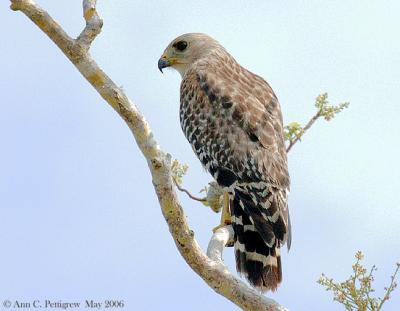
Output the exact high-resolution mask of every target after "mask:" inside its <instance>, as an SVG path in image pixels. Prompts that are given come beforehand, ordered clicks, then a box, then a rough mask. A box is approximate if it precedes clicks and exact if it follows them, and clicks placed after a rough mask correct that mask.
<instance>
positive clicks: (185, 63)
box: [158, 33, 222, 77]
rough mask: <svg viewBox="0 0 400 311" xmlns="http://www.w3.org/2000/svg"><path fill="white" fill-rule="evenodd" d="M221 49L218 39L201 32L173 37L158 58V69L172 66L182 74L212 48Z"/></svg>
mask: <svg viewBox="0 0 400 311" xmlns="http://www.w3.org/2000/svg"><path fill="white" fill-rule="evenodd" d="M216 48H217V49H221V48H222V46H221V45H220V44H219V43H218V41H216V40H214V39H213V38H211V37H209V36H207V35H205V34H202V33H187V34H184V35H181V36H179V37H178V38H176V39H174V40H173V41H172V42H171V43H170V44H169V45H168V46H167V48H166V49H165V51H164V53H163V55H162V56H161V58H160V59H159V60H158V69H160V71H161V72H162V69H163V68H165V67H172V68H174V69H176V70H177V71H179V73H180V74H181V75H182V77H183V76H184V74H185V72H186V71H187V70H188V68H189V67H190V65H192V64H193V63H194V62H195V61H196V60H198V59H200V58H202V57H204V56H206V55H207V54H209V53H210V52H211V51H213V50H214V49H216Z"/></svg>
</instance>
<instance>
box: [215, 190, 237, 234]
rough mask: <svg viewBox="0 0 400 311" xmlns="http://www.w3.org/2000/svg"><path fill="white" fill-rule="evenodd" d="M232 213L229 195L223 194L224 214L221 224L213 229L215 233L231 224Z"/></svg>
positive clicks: (222, 213)
mask: <svg viewBox="0 0 400 311" xmlns="http://www.w3.org/2000/svg"><path fill="white" fill-rule="evenodd" d="M231 223H232V221H231V212H230V209H229V195H228V192H225V193H224V194H223V204H222V212H221V222H220V224H219V226H216V227H215V228H214V229H213V232H215V231H217V230H218V229H219V228H221V227H224V226H226V225H229V224H231Z"/></svg>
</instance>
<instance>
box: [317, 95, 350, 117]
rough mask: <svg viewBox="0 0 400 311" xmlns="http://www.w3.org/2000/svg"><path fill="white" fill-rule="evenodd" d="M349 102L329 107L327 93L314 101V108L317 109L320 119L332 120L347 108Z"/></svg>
mask: <svg viewBox="0 0 400 311" xmlns="http://www.w3.org/2000/svg"><path fill="white" fill-rule="evenodd" d="M349 105H350V103H349V102H343V103H340V104H338V105H337V106H332V105H329V102H328V93H322V94H320V95H318V96H317V98H316V99H315V107H316V108H317V109H318V113H319V115H320V116H321V117H324V119H325V120H326V121H330V120H331V119H333V118H334V117H335V116H336V115H337V114H338V113H340V112H341V111H342V110H343V109H345V108H348V107H349Z"/></svg>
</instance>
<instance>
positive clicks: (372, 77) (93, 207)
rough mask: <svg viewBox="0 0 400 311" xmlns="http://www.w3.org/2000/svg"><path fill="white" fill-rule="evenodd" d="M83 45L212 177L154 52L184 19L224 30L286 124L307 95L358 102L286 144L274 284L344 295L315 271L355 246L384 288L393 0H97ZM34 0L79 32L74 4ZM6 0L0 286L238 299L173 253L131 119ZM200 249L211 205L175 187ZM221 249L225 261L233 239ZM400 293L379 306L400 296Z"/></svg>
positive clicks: (294, 303) (197, 301)
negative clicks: (282, 246) (279, 268)
mask: <svg viewBox="0 0 400 311" xmlns="http://www.w3.org/2000/svg"><path fill="white" fill-rule="evenodd" d="M98 2H99V12H100V14H101V16H102V17H103V19H104V27H103V32H102V34H101V35H100V36H99V37H98V39H97V40H96V41H95V44H94V45H93V49H92V53H93V56H94V58H95V59H96V60H97V61H98V63H99V64H100V66H102V67H103V69H104V70H105V71H106V72H107V73H108V74H109V75H110V76H111V78H112V79H114V81H115V82H116V83H117V84H119V85H122V86H123V88H124V90H125V91H126V92H127V94H128V95H129V96H130V98H131V99H132V100H133V101H134V102H135V103H136V104H137V105H138V107H139V109H140V110H141V111H142V112H143V113H144V114H145V116H146V118H147V120H148V121H149V122H150V124H151V126H152V128H153V130H154V135H155V137H156V139H157V140H158V141H159V142H160V144H161V146H162V148H163V149H164V150H166V151H168V152H169V153H171V154H172V155H173V157H175V158H178V159H179V160H180V161H181V162H184V163H187V164H189V166H190V170H189V173H188V175H187V177H186V178H185V186H186V187H187V188H189V189H191V190H192V191H193V192H197V191H198V190H199V189H201V188H202V187H203V186H204V185H205V184H206V183H207V182H208V181H209V180H210V177H209V176H208V175H207V174H206V173H205V172H204V171H203V169H202V168H201V166H200V164H199V162H198V160H197V159H196V158H195V156H194V154H193V152H192V150H191V148H190V146H189V145H188V144H187V142H186V139H185V138H184V136H183V134H182V133H181V130H180V125H179V121H178V108H179V104H178V101H179V99H178V97H179V83H180V76H179V75H178V74H177V73H175V72H173V71H166V72H165V74H164V75H161V74H160V73H159V72H158V69H157V60H158V57H159V56H160V55H161V53H162V51H163V50H164V48H165V46H166V45H167V44H168V43H169V42H170V41H171V40H172V39H173V38H174V37H176V36H177V35H179V34H182V33H185V32H204V33H207V34H209V35H211V36H213V37H215V38H216V39H218V40H219V41H220V42H221V43H222V44H223V45H224V46H225V47H226V48H227V49H228V50H229V51H230V52H231V54H232V55H234V56H235V57H236V59H237V60H238V61H239V62H240V63H241V64H242V65H244V66H245V67H247V68H249V69H250V70H252V71H254V72H255V73H257V74H259V75H261V76H263V77H264V78H265V79H267V80H268V81H269V82H270V84H271V85H272V86H273V88H274V90H275V91H276V93H277V95H278V97H279V99H280V102H281V105H282V109H283V112H284V119H285V122H286V123H288V122H291V121H300V122H303V123H304V122H305V121H307V120H308V118H309V117H310V116H311V115H312V114H313V113H314V108H313V102H314V98H315V97H316V96H317V95H318V94H319V93H322V92H324V91H328V92H329V94H330V99H331V101H332V103H336V102H338V101H342V100H348V101H350V102H351V107H350V109H349V110H347V111H345V112H344V113H343V114H341V115H339V116H338V118H337V119H335V120H333V121H332V122H331V123H326V122H324V121H320V122H318V123H317V124H316V125H315V126H314V127H313V128H312V130H311V131H310V132H309V133H308V134H307V135H306V137H305V138H304V139H303V142H302V143H301V144H298V145H296V146H295V147H294V149H293V151H291V153H290V155H289V165H290V174H291V178H292V187H291V188H292V190H291V195H290V210H291V218H292V223H293V242H292V249H291V251H290V252H289V253H287V252H286V251H284V252H283V273H284V281H283V284H282V286H281V287H280V288H279V290H278V292H277V293H274V294H273V295H271V296H272V297H273V298H274V299H277V300H278V301H279V302H281V303H282V304H284V305H285V306H287V307H288V308H290V309H291V310H328V311H329V310H341V307H340V306H339V305H338V304H337V303H335V302H333V301H332V297H331V295H330V293H327V292H325V291H324V290H323V288H322V287H321V286H319V285H318V284H317V283H316V280H317V279H318V277H319V275H320V274H321V273H322V272H325V273H326V274H327V275H329V276H332V277H334V278H336V279H339V280H341V279H344V278H345V277H347V276H348V275H349V274H350V272H351V264H352V262H353V255H354V253H355V252H356V251H357V250H359V249H361V250H363V251H364V252H365V255H366V260H365V263H366V265H368V266H370V265H372V264H376V265H377V266H378V268H379V270H378V271H377V273H376V285H377V287H378V293H382V288H383V286H384V285H386V284H387V283H388V282H389V275H390V274H391V272H392V271H393V270H394V265H395V262H396V261H399V260H400V241H399V236H400V226H399V219H400V200H399V191H400V178H399V177H400V168H399V165H398V159H399V158H400V148H399V134H400V130H399V125H398V116H399V115H400V103H399V100H398V98H399V97H400V94H399V93H400V74H399V73H400V40H399V39H398V38H399V29H400V18H399V12H400V2H398V1H369V0H368V1H285V2H282V1H280V2H278V1H246V2H245V1H219V2H218V3H216V2H215V1H198V2H194V1H191V2H189V1H179V0H177V1H174V2H167V1H127V0H124V1H122V0H120V1H102V0H99V1H98ZM39 3H40V4H41V5H42V6H43V7H44V8H46V9H48V10H49V12H50V13H51V14H52V15H53V16H54V17H55V18H56V19H57V20H58V21H59V22H60V24H61V25H62V26H63V27H64V28H65V29H66V30H67V31H68V32H69V33H70V34H71V35H74V36H75V35H77V34H79V32H80V30H81V28H82V26H83V20H82V18H81V15H82V13H81V1H80V0H79V1H78V0H74V1H71V0H70V1H67V0H64V1H61V0H59V1H50V0H43V1H39ZM8 5H9V3H8V1H2V3H1V4H0V26H1V29H2V42H3V45H2V48H1V50H0V68H1V71H2V73H1V76H0V80H1V81H0V82H1V83H0V85H1V91H2V94H3V95H2V99H1V111H2V113H0V141H1V144H2V152H1V153H0V172H1V173H0V219H1V220H2V225H1V226H0V246H1V249H2V255H1V257H0V276H1V277H0V300H2V299H6V298H7V299H24V300H29V299H34V298H38V299H46V298H50V299H54V300H60V299H61V300H64V301H67V300H70V301H71V300H72V301H73V300H79V299H84V298H93V299H100V300H104V299H108V298H116V299H124V300H125V304H126V307H125V310H217V309H218V310H236V309H237V308H236V307H235V306H234V305H233V304H231V303H230V302H229V301H227V300H225V299H224V298H222V297H220V296H218V295H216V294H215V293H214V292H213V291H212V290H211V289H209V288H208V287H207V286H206V285H205V283H204V282H203V281H202V280H201V279H200V278H199V277H197V275H195V274H194V273H193V272H192V271H191V270H190V268H189V267H188V266H187V265H186V263H185V262H184V261H183V259H182V258H181V257H180V255H179V254H178V252H177V250H176V248H175V245H174V243H173V241H172V238H171V237H170V235H169V232H168V228H167V225H166V224H165V221H164V219H163V217H162V215H161V212H160V208H159V206H158V203H157V200H156V197H155V194H154V190H153V189H152V186H151V180H150V175H149V172H148V169H147V166H146V162H145V161H144V159H143V157H142V155H141V154H140V152H139V150H138V148H137V147H136V145H135V143H134V140H133V137H132V135H131V134H130V132H129V130H128V128H127V127H126V125H125V124H124V123H123V122H122V121H121V120H120V118H119V117H118V116H117V115H116V113H115V112H114V111H113V110H112V109H111V108H109V107H108V106H107V105H106V103H105V102H104V101H103V100H102V99H101V98H100V96H99V95H97V93H96V92H95V91H94V90H93V89H92V88H91V86H90V85H89V84H88V83H87V82H86V81H85V80H84V79H83V78H82V77H81V76H80V74H79V73H78V71H77V70H76V69H75V68H74V67H73V66H72V65H71V64H70V63H69V62H68V61H67V59H66V58H65V57H64V55H62V53H61V52H60V51H58V50H57V49H56V48H55V46H54V45H53V44H52V43H51V42H50V41H49V39H48V38H47V37H45V36H44V35H43V33H41V32H40V31H39V30H38V29H37V28H36V27H35V26H34V25H33V24H32V23H31V22H30V21H29V20H28V19H27V18H26V17H25V16H23V15H22V14H21V13H15V12H12V11H10V10H9V9H8ZM181 201H182V204H183V206H184V209H185V211H186V214H187V217H188V220H189V223H190V225H191V227H192V229H193V230H194V231H195V233H196V237H197V239H198V241H199V242H200V244H201V246H202V247H203V248H206V245H207V242H208V240H209V238H210V235H211V229H212V228H213V227H214V226H215V225H216V224H217V223H218V220H219V216H218V215H216V214H214V213H213V212H211V211H210V210H208V209H207V208H205V207H203V206H201V205H198V204H196V203H195V202H193V201H189V200H187V199H186V198H185V196H183V195H182V196H181ZM225 259H226V262H227V263H228V265H230V267H231V268H232V269H233V253H232V249H226V252H225ZM399 293H400V291H397V292H395V294H394V295H393V300H392V301H390V302H388V303H387V306H386V309H385V310H387V311H389V310H398V309H399V305H400V294H399ZM0 309H1V307H0Z"/></svg>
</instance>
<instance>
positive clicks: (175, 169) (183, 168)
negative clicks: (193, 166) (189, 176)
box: [171, 160, 189, 186]
mask: <svg viewBox="0 0 400 311" xmlns="http://www.w3.org/2000/svg"><path fill="white" fill-rule="evenodd" d="M188 169H189V166H188V165H187V164H180V163H179V161H178V160H174V161H172V164H171V175H172V178H173V179H174V181H175V183H176V184H178V185H179V186H180V185H182V182H183V180H182V179H183V176H184V175H185V174H186V173H187V171H188Z"/></svg>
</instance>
